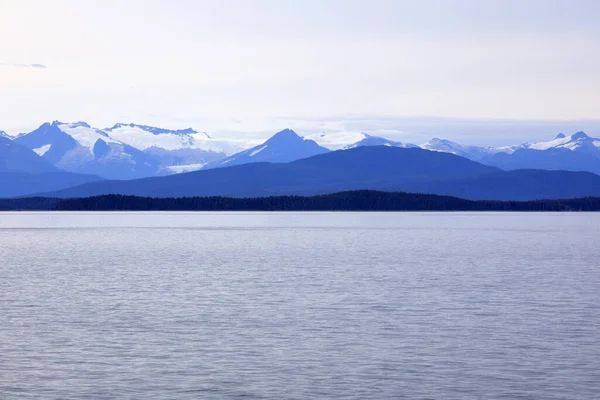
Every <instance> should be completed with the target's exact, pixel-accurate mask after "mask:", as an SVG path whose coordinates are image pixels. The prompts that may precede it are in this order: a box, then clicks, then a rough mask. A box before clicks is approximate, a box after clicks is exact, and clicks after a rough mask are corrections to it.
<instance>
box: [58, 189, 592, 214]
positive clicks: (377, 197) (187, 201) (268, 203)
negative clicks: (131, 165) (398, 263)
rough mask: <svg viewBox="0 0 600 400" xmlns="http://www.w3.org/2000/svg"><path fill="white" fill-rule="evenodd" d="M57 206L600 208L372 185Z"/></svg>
mask: <svg viewBox="0 0 600 400" xmlns="http://www.w3.org/2000/svg"><path fill="white" fill-rule="evenodd" d="M54 209H56V210H90V211H101V210H107V211H108V210H137V211H144V210H148V211H149V210H164V211H600V198H595V197H588V198H580V199H564V200H537V201H526V202H518V201H472V200H464V199H460V198H456V197H450V196H437V195H428V194H413V193H387V192H378V191H369V190H358V191H349V192H340V193H334V194H328V195H319V196H307V197H304V196H274V197H258V198H231V197H182V198H152V197H136V196H121V195H107V196H97V197H88V198H82V199H67V200H60V201H58V202H57V203H56V205H55V207H54Z"/></svg>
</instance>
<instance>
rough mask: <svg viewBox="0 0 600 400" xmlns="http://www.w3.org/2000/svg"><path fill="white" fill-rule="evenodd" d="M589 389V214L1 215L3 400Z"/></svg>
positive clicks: (564, 393)
mask: <svg viewBox="0 0 600 400" xmlns="http://www.w3.org/2000/svg"><path fill="white" fill-rule="evenodd" d="M117 398H124V399H150V398H152V399H229V398H244V399H319V398H349V399H391V398H410V399H425V398H430V399H471V398H473V399H484V398H485V399H594V398H600V214H514V213H511V214H502V213H495V214H484V213H479V214H469V213H426V214H420V213H371V214H369V213H0V399H2V400H5V399H117Z"/></svg>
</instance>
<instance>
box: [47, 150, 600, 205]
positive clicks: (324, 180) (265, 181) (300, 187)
mask: <svg viewBox="0 0 600 400" xmlns="http://www.w3.org/2000/svg"><path fill="white" fill-rule="evenodd" d="M356 189H373V190H385V191H406V192H413V193H430V194H444V195H453V196H458V197H463V198H467V199H491V200H531V199H542V198H548V199H554V198H571V197H584V196H600V176H597V175H594V174H591V173H587V172H566V171H537V170H533V171H531V170H522V171H512V172H504V171H502V170H500V169H498V168H495V167H489V166H486V165H483V164H480V163H477V162H474V161H470V160H468V159H466V158H463V157H459V156H456V155H453V154H449V153H442V152H432V151H426V150H421V149H415V148H410V149H404V148H398V147H387V146H367V147H358V148H355V149H350V150H343V151H335V152H330V153H326V154H321V155H317V156H313V157H310V158H306V159H301V160H297V161H294V162H291V163H281V164H272V163H249V164H244V165H238V166H234V167H226V168H215V169H211V170H200V171H196V172H190V173H185V174H179V175H172V176H167V177H160V178H147V179H140V180H134V181H128V182H119V181H103V182H97V183H91V184H84V185H81V186H79V187H75V188H71V189H67V190H63V191H59V192H54V193H49V194H47V195H48V196H57V197H63V198H64V197H87V196H96V195H102V194H109V193H112V194H124V195H137V196H150V197H183V196H233V197H260V196H272V195H284V194H297V195H310V194H324V193H334V192H338V191H343V190H356Z"/></svg>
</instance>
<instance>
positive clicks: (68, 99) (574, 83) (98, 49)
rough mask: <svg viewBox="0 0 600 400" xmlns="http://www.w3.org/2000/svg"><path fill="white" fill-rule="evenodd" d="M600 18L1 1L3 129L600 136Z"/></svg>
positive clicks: (566, 11)
mask: <svg viewBox="0 0 600 400" xmlns="http://www.w3.org/2000/svg"><path fill="white" fill-rule="evenodd" d="M598 21H600V1H598V0H419V1H414V0H410V1H403V0H303V1H292V0H0V130H6V131H7V132H10V133H17V132H20V131H27V130H31V129H33V128H35V127H36V126H38V125H39V124H41V123H42V122H44V121H51V120H55V119H58V120H63V121H78V120H84V121H87V122H89V123H90V124H92V125H94V126H98V127H105V126H108V125H112V124H113V123H115V122H137V123H146V124H155V125H161V126H165V127H174V128H176V127H187V126H192V127H194V128H196V129H198V130H206V131H209V132H212V133H216V134H219V133H221V134H230V135H231V134H240V135H242V134H247V135H259V136H260V135H262V134H267V132H272V131H273V130H276V129H278V128H284V127H291V128H295V129H297V130H299V131H300V132H301V133H306V134H308V133H311V132H314V131H315V130H320V131H336V130H340V131H344V130H364V131H368V132H372V133H378V132H379V133H381V132H385V133H387V136H390V137H395V138H398V139H403V140H410V141H418V140H420V139H421V138H422V139H424V140H425V139H428V138H429V137H428V136H444V135H445V136H446V137H448V138H451V139H457V140H460V139H463V141H467V142H472V143H474V144H483V143H486V142H489V143H490V144H508V143H512V142H514V141H515V140H517V141H527V140H534V139H540V138H548V137H549V136H553V135H555V134H556V133H558V131H560V130H567V131H568V130H580V129H583V130H587V131H588V132H589V133H592V134H597V135H599V136H600V122H598V121H599V120H600V51H599V50H600V23H599V22H598ZM414 117H419V118H414ZM424 117H438V118H424ZM448 118H451V119H448ZM506 120H528V121H527V122H518V121H506ZM534 121H535V122H534ZM553 121H555V122H553ZM520 138H522V140H518V139H520Z"/></svg>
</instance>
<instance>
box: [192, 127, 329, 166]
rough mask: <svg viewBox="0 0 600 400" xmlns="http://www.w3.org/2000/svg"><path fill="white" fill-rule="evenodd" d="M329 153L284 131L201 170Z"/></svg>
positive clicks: (274, 161)
mask: <svg viewBox="0 0 600 400" xmlns="http://www.w3.org/2000/svg"><path fill="white" fill-rule="evenodd" d="M329 151H330V150H329V149H326V148H325V147H321V146H319V145H318V144H317V143H316V142H315V141H313V140H309V139H304V138H303V137H301V136H299V135H298V134H296V132H294V131H292V130H291V129H285V130H283V131H281V132H277V133H276V134H275V135H273V136H272V137H271V138H270V139H269V140H267V141H266V142H264V143H263V144H260V145H258V146H255V147H252V148H251V149H248V150H244V151H242V152H239V153H236V154H234V155H232V156H230V157H227V158H224V159H221V160H218V161H214V162H212V163H209V164H207V165H205V166H204V167H203V169H211V168H219V167H231V166H234V165H241V164H249V163H255V162H272V163H285V162H290V161H294V160H298V159H301V158H307V157H311V156H314V155H317V154H323V153H328V152H329Z"/></svg>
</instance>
